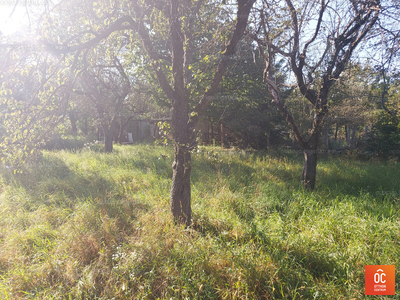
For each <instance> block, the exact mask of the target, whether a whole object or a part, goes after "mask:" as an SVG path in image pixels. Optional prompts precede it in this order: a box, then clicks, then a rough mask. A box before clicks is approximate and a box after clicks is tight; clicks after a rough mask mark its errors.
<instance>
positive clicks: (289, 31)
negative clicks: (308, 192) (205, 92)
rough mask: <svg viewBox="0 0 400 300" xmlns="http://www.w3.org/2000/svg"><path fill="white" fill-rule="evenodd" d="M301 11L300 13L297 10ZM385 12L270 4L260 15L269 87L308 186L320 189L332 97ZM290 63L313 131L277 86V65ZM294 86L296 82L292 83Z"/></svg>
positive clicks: (345, 4)
mask: <svg viewBox="0 0 400 300" xmlns="http://www.w3.org/2000/svg"><path fill="white" fill-rule="evenodd" d="M295 5H296V7H295ZM380 11H381V5H380V1H379V0H368V1H358V0H351V1H335V0H327V1H325V0H318V1H317V0H304V1H299V2H296V3H294V2H292V1H291V0H285V1H281V2H275V1H269V0H264V1H263V2H262V6H261V7H259V10H258V20H257V23H254V24H252V27H251V29H252V32H251V34H252V36H253V38H254V40H255V41H256V42H257V44H258V46H259V49H260V53H261V54H262V55H263V56H264V60H265V70H264V81H265V83H266V84H267V86H268V90H269V92H270V93H271V95H272V98H273V100H272V102H273V103H274V104H275V105H277V107H278V108H279V110H280V111H281V113H282V114H283V115H284V117H285V118H286V120H287V122H288V123H289V124H290V126H291V127H292V130H293V132H294V135H295V137H296V139H297V141H298V143H299V144H300V146H301V148H302V150H303V153H304V166H303V173H302V181H303V184H304V187H305V188H308V189H314V187H315V179H316V166H317V150H318V144H319V141H320V138H321V133H322V128H323V121H324V117H325V116H326V115H327V113H328V110H329V106H330V103H329V100H330V99H329V92H330V89H331V87H332V86H333V85H334V84H335V82H336V81H337V80H338V79H339V78H340V76H341V74H342V72H343V71H344V69H345V68H346V64H347V63H348V62H349V61H350V59H351V58H352V56H353V55H354V53H355V50H356V48H357V47H358V46H359V45H360V43H361V42H362V41H363V40H365V39H366V38H367V37H368V33H370V32H371V30H372V29H373V27H374V25H375V24H376V22H377V20H378V18H379V16H380ZM279 57H283V58H286V59H288V60H289V62H288V66H289V68H290V70H291V72H292V74H293V75H294V78H295V82H296V86H297V89H298V90H299V92H300V93H301V95H302V96H303V97H304V99H306V101H308V102H309V103H310V104H311V105H312V107H313V114H312V125H311V129H310V131H309V132H308V134H307V133H303V132H301V130H300V129H299V127H298V125H297V122H296V120H295V119H294V118H293V115H292V113H291V112H290V110H289V109H288V107H287V106H286V105H285V103H284V101H283V99H282V97H281V93H282V91H284V90H285V86H282V85H281V86H279V85H278V84H277V83H276V81H275V76H276V72H275V70H274V61H276V59H278V58H279ZM289 84H290V82H289Z"/></svg>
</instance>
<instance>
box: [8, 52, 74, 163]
mask: <svg viewBox="0 0 400 300" xmlns="http://www.w3.org/2000/svg"><path fill="white" fill-rule="evenodd" d="M41 50H42V49H40V48H35V47H32V46H29V45H19V46H18V47H14V48H13V47H4V48H2V52H1V53H0V58H1V64H0V65H1V66H2V70H1V79H0V83H1V89H0V107H1V112H2V114H1V123H2V125H3V126H4V127H3V128H4V131H3V134H2V136H1V150H2V153H1V155H2V159H3V161H7V162H8V163H11V164H13V165H18V164H20V163H22V162H24V161H27V160H28V159H30V158H31V157H33V156H34V155H35V154H36V150H37V149H38V148H40V147H41V145H42V144H43V142H44V140H46V139H49V138H50V137H51V135H52V133H53V131H54V129H55V127H56V126H57V125H58V124H60V122H62V120H63V119H64V117H65V114H66V112H67V105H68V99H69V96H70V86H71V84H72V80H71V77H70V73H69V71H68V70H67V69H66V68H65V65H63V64H62V62H60V61H58V60H56V59H55V58H54V57H53V56H52V55H51V54H49V53H47V52H46V51H41Z"/></svg>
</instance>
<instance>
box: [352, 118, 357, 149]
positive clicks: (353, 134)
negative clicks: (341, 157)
mask: <svg viewBox="0 0 400 300" xmlns="http://www.w3.org/2000/svg"><path fill="white" fill-rule="evenodd" d="M356 132H357V125H356V124H354V125H353V131H352V133H351V141H350V149H352V150H354V149H355V148H356Z"/></svg>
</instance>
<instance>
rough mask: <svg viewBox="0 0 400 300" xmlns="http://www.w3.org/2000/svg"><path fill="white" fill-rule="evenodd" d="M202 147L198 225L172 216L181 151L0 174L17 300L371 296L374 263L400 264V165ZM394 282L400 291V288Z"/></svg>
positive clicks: (5, 265)
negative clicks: (309, 177) (175, 164)
mask: <svg viewBox="0 0 400 300" xmlns="http://www.w3.org/2000/svg"><path fill="white" fill-rule="evenodd" d="M198 150H199V151H194V155H193V164H194V168H193V174H192V183H193V189H192V195H193V198H192V201H193V224H192V226H191V227H190V228H189V229H185V228H181V227H177V226H175V225H174V224H173V221H172V219H171V216H170V213H169V189H170V178H171V177H172V170H171V167H170V166H171V163H172V160H173V155H172V153H173V149H172V147H159V146H154V145H135V146H116V147H115V152H114V153H112V154H106V153H102V152H96V151H90V150H89V149H86V148H84V149H82V150H80V151H76V152H74V153H72V152H68V151H52V152H43V156H42V157H41V160H40V161H39V162H38V163H35V164H31V165H30V166H26V169H25V170H24V172H23V173H22V174H15V175H14V174H13V173H12V172H11V171H10V170H9V169H7V168H2V169H1V170H0V171H1V172H0V178H1V180H0V181H1V193H0V270H1V274H2V277H1V279H0V294H1V295H3V298H5V299H7V297H8V298H9V299H17V298H20V299H82V298H83V299H143V298H145V299H170V298H172V299H180V298H187V299H231V298H232V297H234V298H235V297H236V298H237V299H241V298H243V299H244V298H246V297H247V298H248V299H293V298H295V299H313V298H315V299H347V298H349V299H351V298H356V299H365V298H366V296H364V265H365V264H395V265H399V264H400V261H399V258H400V245H399V244H398V236H399V235H398V219H399V211H400V207H399V199H400V198H399V197H400V190H399V185H398V178H399V176H400V173H399V170H400V168H399V166H398V162H392V163H390V164H382V163H378V162H373V161H370V162H359V161H354V160H351V159H348V158H347V157H337V158H334V157H321V161H320V164H319V166H318V173H319V175H320V180H319V184H320V187H318V189H317V192H308V191H304V190H303V189H302V188H301V187H300V185H299V184H298V182H299V180H298V178H297V174H299V173H300V170H301V167H302V163H301V157H300V156H298V155H297V154H296V153H293V154H290V155H288V156H286V157H282V153H275V152H254V151H243V150H235V149H230V150H225V149H222V148H213V147H201V148H199V149H198ZM396 280H397V282H396V283H397V288H398V285H399V282H398V279H396Z"/></svg>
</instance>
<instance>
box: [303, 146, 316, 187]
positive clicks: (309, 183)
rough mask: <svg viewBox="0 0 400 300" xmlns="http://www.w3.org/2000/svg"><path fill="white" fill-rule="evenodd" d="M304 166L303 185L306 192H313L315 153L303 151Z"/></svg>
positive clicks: (314, 151)
mask: <svg viewBox="0 0 400 300" xmlns="http://www.w3.org/2000/svg"><path fill="white" fill-rule="evenodd" d="M303 153H304V165H303V174H302V180H303V185H304V187H305V188H306V189H308V190H313V189H314V187H315V178H316V176H317V151H316V149H315V150H303Z"/></svg>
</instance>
